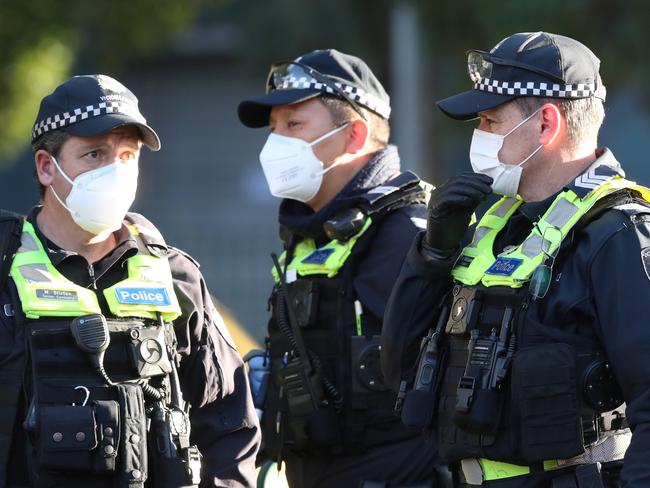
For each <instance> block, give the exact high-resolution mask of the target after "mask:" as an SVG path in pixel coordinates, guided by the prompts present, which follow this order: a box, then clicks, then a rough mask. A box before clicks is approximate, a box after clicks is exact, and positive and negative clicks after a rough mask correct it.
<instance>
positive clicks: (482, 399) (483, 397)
mask: <svg viewBox="0 0 650 488" xmlns="http://www.w3.org/2000/svg"><path fill="white" fill-rule="evenodd" d="M463 379H464V378H462V379H461V385H459V387H458V393H457V394H458V395H459V396H458V397H457V398H458V399H459V400H460V398H461V397H460V395H461V392H464V390H469V388H470V385H465V387H463V384H462V383H463ZM466 393H467V394H469V395H471V407H470V409H469V411H467V412H460V411H458V409H457V410H456V411H455V413H454V422H455V424H456V425H458V427H460V428H462V429H464V430H468V431H472V432H476V433H480V434H492V435H493V434H496V431H497V429H498V427H499V423H500V421H501V415H502V410H503V399H504V397H505V394H504V393H503V392H502V391H498V390H492V389H487V388H477V389H474V390H473V391H472V392H471V393H470V392H469V391H467V392H466Z"/></svg>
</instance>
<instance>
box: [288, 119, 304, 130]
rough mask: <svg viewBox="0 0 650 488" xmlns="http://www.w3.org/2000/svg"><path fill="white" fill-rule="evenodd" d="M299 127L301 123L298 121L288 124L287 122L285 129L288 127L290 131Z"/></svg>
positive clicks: (291, 121)
mask: <svg viewBox="0 0 650 488" xmlns="http://www.w3.org/2000/svg"><path fill="white" fill-rule="evenodd" d="M301 125H302V122H300V121H299V120H290V121H289V122H287V127H289V128H290V129H295V128H296V127H300V126H301Z"/></svg>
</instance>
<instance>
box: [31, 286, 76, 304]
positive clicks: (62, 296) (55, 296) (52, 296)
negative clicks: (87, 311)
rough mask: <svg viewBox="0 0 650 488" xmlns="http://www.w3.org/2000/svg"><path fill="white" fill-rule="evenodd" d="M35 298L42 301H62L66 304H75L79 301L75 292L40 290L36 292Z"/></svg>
mask: <svg viewBox="0 0 650 488" xmlns="http://www.w3.org/2000/svg"><path fill="white" fill-rule="evenodd" d="M36 297H37V298H41V299H43V300H63V301H66V302H76V301H77V300H79V297H78V296H77V292H76V291H68V290H48V289H42V288H39V289H37V290H36Z"/></svg>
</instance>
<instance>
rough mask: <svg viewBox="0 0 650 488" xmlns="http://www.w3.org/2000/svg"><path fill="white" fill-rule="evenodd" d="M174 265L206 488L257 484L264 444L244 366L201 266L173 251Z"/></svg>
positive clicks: (188, 393) (185, 380)
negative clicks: (257, 460) (257, 459)
mask: <svg viewBox="0 0 650 488" xmlns="http://www.w3.org/2000/svg"><path fill="white" fill-rule="evenodd" d="M170 265H171V267H172V274H173V278H174V286H175V291H176V294H177V296H178V299H179V302H180V305H181V309H182V311H183V315H182V316H181V317H180V318H179V319H177V320H176V321H175V323H174V325H175V330H176V335H177V338H178V351H179V353H180V354H181V356H182V357H183V359H182V360H181V367H180V371H179V376H180V382H181V388H182V390H183V396H184V398H185V399H186V400H187V401H188V402H190V404H191V410H190V419H191V424H192V433H191V437H192V442H193V443H196V445H197V446H198V448H199V450H200V451H201V453H202V454H203V468H202V474H201V487H202V488H206V487H252V486H255V456H256V454H257V450H258V448H259V443H260V431H259V424H258V421H257V415H256V414H255V409H254V407H253V402H252V398H251V394H250V390H249V387H248V379H247V375H246V371H245V369H244V365H243V362H242V360H241V357H240V355H239V353H238V352H237V350H236V349H235V346H234V344H233V343H232V339H231V338H230V334H229V333H228V331H227V329H226V326H225V324H224V323H223V320H222V319H221V316H220V315H219V313H218V312H217V310H216V309H215V307H214V305H213V303H212V300H211V299H210V295H209V293H208V289H207V286H206V284H205V281H204V279H203V277H202V275H201V273H200V272H199V269H198V266H197V265H196V264H195V263H194V262H193V261H191V260H190V259H189V258H188V257H186V256H184V255H183V254H181V253H178V252H176V251H172V253H171V254H170Z"/></svg>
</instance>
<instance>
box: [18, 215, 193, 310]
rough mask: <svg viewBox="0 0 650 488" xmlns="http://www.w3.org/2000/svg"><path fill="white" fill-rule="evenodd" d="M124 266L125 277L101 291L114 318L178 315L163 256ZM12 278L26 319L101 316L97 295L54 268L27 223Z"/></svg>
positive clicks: (135, 258)
mask: <svg viewBox="0 0 650 488" xmlns="http://www.w3.org/2000/svg"><path fill="white" fill-rule="evenodd" d="M127 268H128V278H126V279H125V280H123V281H120V282H119V283H117V284H115V285H114V286H112V287H110V288H107V289H105V290H104V291H103V293H104V297H105V298H106V301H107V303H108V306H109V308H110V310H111V313H112V314H113V315H114V316H116V317H142V318H148V319H156V318H157V317H158V314H161V315H162V317H163V319H164V320H165V321H166V322H169V321H172V320H174V319H176V318H178V317H179V316H180V315H181V309H180V306H179V304H178V299H177V297H176V294H175V292H174V287H173V283H172V275H171V270H170V268H169V262H168V260H167V258H165V257H157V256H153V255H147V254H137V255H135V256H133V257H131V258H129V259H127ZM10 274H11V277H12V278H13V280H14V282H15V283H16V288H17V289H18V296H19V298H20V303H21V306H22V309H23V312H24V313H25V316H26V317H27V318H29V319H38V318H41V317H78V316H81V315H88V314H94V313H101V309H100V307H99V302H98V301H97V296H96V295H95V292H94V291H93V290H89V289H87V288H84V287H82V286H79V285H77V284H75V283H73V282H72V281H70V280H68V279H67V278H66V277H65V276H63V275H62V274H61V273H60V272H59V271H58V270H57V269H56V268H55V267H54V265H53V264H52V262H51V261H50V258H49V256H48V254H47V252H46V251H45V249H44V247H43V244H42V243H41V242H40V241H39V239H38V237H37V235H36V232H35V231H34V227H33V226H32V224H31V223H30V222H28V221H27V220H25V221H24V223H23V233H22V237H21V245H20V248H19V249H18V251H17V252H16V255H15V257H14V259H13V262H12V265H11V270H10Z"/></svg>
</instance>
